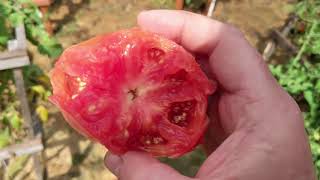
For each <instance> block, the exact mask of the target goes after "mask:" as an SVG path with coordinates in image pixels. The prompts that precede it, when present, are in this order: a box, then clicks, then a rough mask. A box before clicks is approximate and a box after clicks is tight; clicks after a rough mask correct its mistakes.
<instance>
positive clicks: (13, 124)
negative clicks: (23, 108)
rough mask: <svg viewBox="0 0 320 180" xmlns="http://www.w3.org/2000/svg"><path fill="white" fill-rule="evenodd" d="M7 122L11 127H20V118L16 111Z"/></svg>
mask: <svg viewBox="0 0 320 180" xmlns="http://www.w3.org/2000/svg"><path fill="white" fill-rule="evenodd" d="M9 123H10V126H11V127H12V128H13V129H20V127H21V125H22V119H21V118H20V117H19V116H18V113H14V115H13V116H12V117H11V118H10V119H9Z"/></svg>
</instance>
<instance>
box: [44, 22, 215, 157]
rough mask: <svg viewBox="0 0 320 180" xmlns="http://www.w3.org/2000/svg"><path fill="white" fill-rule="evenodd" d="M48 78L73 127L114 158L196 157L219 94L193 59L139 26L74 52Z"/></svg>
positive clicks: (53, 98)
mask: <svg viewBox="0 0 320 180" xmlns="http://www.w3.org/2000/svg"><path fill="white" fill-rule="evenodd" d="M50 78H51V83H52V86H53V95H52V96H51V97H50V100H51V102H53V103H54V104H55V105H57V106H58V107H59V108H60V110H61V111H62V113H63V115H64V117H65V119H66V120H67V121H68V123H69V124H70V125H71V126H72V127H73V128H75V129H76V130H78V131H79V132H80V133H82V134H83V135H85V136H87V137H90V138H91V139H94V140H96V141H98V142H100V143H102V144H103V145H105V146H106V147H107V148H108V149H109V150H110V151H111V152H113V153H115V154H123V153H125V152H127V151H130V150H135V151H137V150H140V151H141V150H142V151H146V152H149V153H151V154H152V155H154V156H158V157H160V156H166V157H178V156H181V155H183V154H184V153H186V152H189V151H191V150H192V149H193V147H195V146H196V145H197V144H198V143H199V140H200V138H201V137H202V135H203V133H204V131H205V129H206V127H207V124H208V120H207V118H206V108H207V97H208V95H209V94H212V93H213V92H214V90H215V83H214V82H212V81H209V80H208V78H207V77H206V76H205V74H204V73H203V72H202V71H201V69H200V66H199V65H198V64H197V63H196V61H195V59H194V57H193V56H192V55H191V54H190V53H188V52H187V51H186V50H184V49H183V48H182V47H181V46H179V45H177V44H176V43H174V42H173V41H170V40H167V39H165V38H163V37H160V36H158V35H155V34H152V33H150V32H145V31H142V30H140V29H137V28H134V29H130V30H123V31H119V32H116V33H113V34H109V35H105V36H100V37H96V38H93V39H91V40H89V41H86V42H83V43H80V44H78V45H75V46H72V47H70V48H68V49H67V50H65V52H64V53H63V54H62V56H61V57H60V59H59V60H58V61H57V63H56V64H55V67H54V69H53V70H52V71H51V74H50Z"/></svg>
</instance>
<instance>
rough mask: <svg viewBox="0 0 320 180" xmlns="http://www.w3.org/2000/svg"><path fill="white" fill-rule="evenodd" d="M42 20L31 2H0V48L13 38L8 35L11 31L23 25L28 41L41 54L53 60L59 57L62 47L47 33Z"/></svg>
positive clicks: (29, 0) (16, 0)
mask: <svg viewBox="0 0 320 180" xmlns="http://www.w3.org/2000/svg"><path fill="white" fill-rule="evenodd" d="M42 20H43V18H42V14H41V12H40V11H39V9H38V7H37V6H35V5H34V4H33V3H32V1H31V0H2V1H0V46H1V45H2V46H5V44H6V42H7V41H8V40H9V39H10V38H11V37H12V36H11V34H10V33H8V32H9V31H10V29H12V27H14V26H17V25H19V24H22V23H23V24H24V25H25V27H26V33H27V38H28V40H29V41H30V42H32V43H33V44H35V45H36V46H37V47H38V50H39V52H40V53H42V54H46V55H48V56H49V57H52V58H56V57H58V56H59V55H60V54H61V52H62V46H61V45H60V44H59V43H58V42H57V40H56V39H55V38H53V37H51V36H50V35H49V34H48V33H47V32H46V30H45V25H44V24H43V22H42ZM2 31H3V32H2Z"/></svg>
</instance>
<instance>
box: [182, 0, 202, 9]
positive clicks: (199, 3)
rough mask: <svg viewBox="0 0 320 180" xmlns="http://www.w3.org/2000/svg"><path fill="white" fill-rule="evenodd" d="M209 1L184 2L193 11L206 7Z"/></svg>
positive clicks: (186, 0)
mask: <svg viewBox="0 0 320 180" xmlns="http://www.w3.org/2000/svg"><path fill="white" fill-rule="evenodd" d="M206 3H207V1H206V0H185V1H184V4H185V6H186V7H187V8H188V9H191V10H193V11H198V10H201V9H203V8H204V7H205V5H206Z"/></svg>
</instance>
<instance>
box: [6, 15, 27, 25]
mask: <svg viewBox="0 0 320 180" xmlns="http://www.w3.org/2000/svg"><path fill="white" fill-rule="evenodd" d="M24 18H25V15H24V14H23V13H22V12H19V11H17V12H14V13H12V14H10V15H9V20H10V22H11V23H12V24H13V25H14V26H17V25H19V24H22V23H23V20H24Z"/></svg>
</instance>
